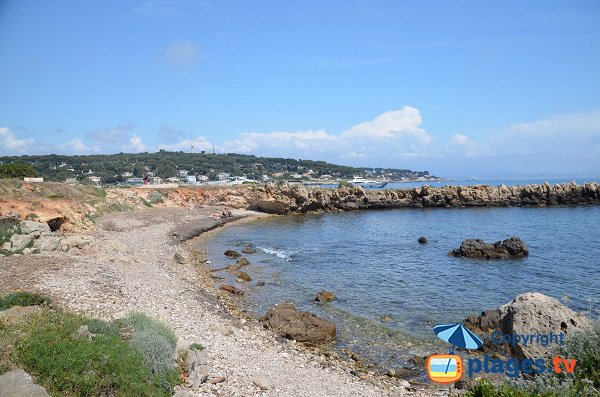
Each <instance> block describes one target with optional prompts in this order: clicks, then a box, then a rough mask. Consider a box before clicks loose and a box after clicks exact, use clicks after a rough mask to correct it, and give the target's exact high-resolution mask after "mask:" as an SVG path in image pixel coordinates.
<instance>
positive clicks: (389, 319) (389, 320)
mask: <svg viewBox="0 0 600 397" xmlns="http://www.w3.org/2000/svg"><path fill="white" fill-rule="evenodd" d="M392 320H393V319H392V317H391V316H383V317H381V321H383V322H384V323H389V322H391V321H392Z"/></svg>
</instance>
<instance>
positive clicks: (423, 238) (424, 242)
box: [419, 236, 427, 244]
mask: <svg viewBox="0 0 600 397" xmlns="http://www.w3.org/2000/svg"><path fill="white" fill-rule="evenodd" d="M419 244H427V237H425V236H421V237H419Z"/></svg>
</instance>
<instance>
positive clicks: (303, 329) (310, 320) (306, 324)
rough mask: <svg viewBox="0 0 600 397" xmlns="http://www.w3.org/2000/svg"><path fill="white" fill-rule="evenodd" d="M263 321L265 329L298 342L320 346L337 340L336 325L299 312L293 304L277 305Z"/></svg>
mask: <svg viewBox="0 0 600 397" xmlns="http://www.w3.org/2000/svg"><path fill="white" fill-rule="evenodd" d="M263 321H264V325H265V328H267V329H270V330H272V331H273V332H275V333H276V334H277V335H279V336H282V337H284V338H287V339H293V340H295V341H298V342H306V343H310V344H318V343H322V342H327V341H331V340H335V335H336V328H335V324H333V323H332V322H330V321H327V320H325V319H322V318H320V317H317V316H315V315H314V314H312V313H308V312H302V311H299V310H298V309H296V307H295V306H294V305H291V304H287V303H286V304H279V305H275V306H274V307H272V308H271V309H270V310H269V311H268V312H267V314H266V315H265V317H263Z"/></svg>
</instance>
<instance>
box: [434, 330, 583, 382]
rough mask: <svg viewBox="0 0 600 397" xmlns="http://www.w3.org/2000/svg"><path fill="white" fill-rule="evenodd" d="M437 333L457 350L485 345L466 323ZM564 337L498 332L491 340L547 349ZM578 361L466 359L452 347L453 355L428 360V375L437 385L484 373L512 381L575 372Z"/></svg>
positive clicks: (441, 355) (563, 359)
mask: <svg viewBox="0 0 600 397" xmlns="http://www.w3.org/2000/svg"><path fill="white" fill-rule="evenodd" d="M433 331H434V332H435V334H436V335H437V336H438V337H439V338H440V339H442V340H443V341H445V342H448V343H450V344H452V345H453V346H455V347H460V348H463V349H469V350H476V349H479V348H480V347H481V346H482V345H483V342H482V340H481V339H480V338H479V337H478V336H477V335H475V334H474V333H473V332H472V331H471V330H469V329H467V328H466V327H465V326H463V325H462V324H443V325H436V326H435V327H433ZM563 337H564V334H562V333H560V334H554V333H550V334H544V335H539V334H531V335H518V334H508V335H506V334H502V333H501V332H499V331H497V332H494V333H493V334H492V335H491V336H490V338H489V340H490V342H491V343H492V344H501V343H507V344H508V343H511V344H513V345H515V344H522V345H523V346H527V345H528V344H532V343H539V344H541V345H542V346H547V345H548V344H550V343H557V344H562V343H563ZM576 364H577V360H575V359H568V358H562V357H559V356H554V357H553V358H552V360H551V363H547V362H546V358H537V359H532V358H525V359H523V360H518V359H517V358H509V359H505V360H503V359H501V358H497V357H490V356H489V355H488V354H487V353H486V354H484V355H483V357H482V358H481V357H473V358H469V359H467V360H466V363H463V360H462V358H461V357H460V356H458V355H456V354H454V347H450V348H449V354H432V355H431V356H429V357H428V359H427V364H426V368H427V374H428V375H429V379H431V380H432V381H433V382H436V383H453V382H456V381H458V380H460V379H461V378H462V376H463V374H464V373H466V374H467V376H469V377H472V376H474V375H476V374H478V373H480V372H485V373H495V374H504V375H506V376H508V377H511V378H516V377H517V376H519V374H520V373H523V374H527V375H531V374H541V373H557V374H560V373H562V372H566V373H569V374H570V373H572V372H573V371H574V370H575V365H576Z"/></svg>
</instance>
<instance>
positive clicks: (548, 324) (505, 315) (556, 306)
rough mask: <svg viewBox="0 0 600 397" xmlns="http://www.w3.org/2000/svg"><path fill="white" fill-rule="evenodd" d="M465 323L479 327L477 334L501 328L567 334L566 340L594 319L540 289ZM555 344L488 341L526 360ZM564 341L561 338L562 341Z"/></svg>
mask: <svg viewBox="0 0 600 397" xmlns="http://www.w3.org/2000/svg"><path fill="white" fill-rule="evenodd" d="M465 325H467V326H468V327H469V328H472V329H474V330H476V333H480V334H482V333H483V334H487V336H488V337H489V336H490V335H492V333H494V332H498V331H500V332H501V333H502V334H504V335H550V334H554V335H558V338H560V334H561V333H563V334H564V336H563V341H564V340H566V339H567V338H568V337H569V336H570V335H572V334H573V333H576V332H578V331H582V330H588V329H590V328H591V326H592V320H591V319H590V318H589V317H587V316H585V315H584V314H581V313H577V312H575V311H573V310H571V309H569V308H568V307H567V306H565V305H563V304H562V303H560V302H559V301H558V300H556V299H554V298H552V297H550V296H546V295H544V294H541V293H539V292H526V293H523V294H520V295H518V296H517V297H516V298H515V299H513V300H512V301H511V302H509V303H506V304H504V305H502V306H500V307H499V308H498V309H495V310H486V311H485V312H483V313H481V315H480V316H479V317H475V316H471V317H469V318H467V319H466V320H465ZM554 342H555V343H548V344H546V346H544V343H540V341H534V342H532V343H510V344H509V346H501V345H494V344H491V343H489V341H486V343H485V344H484V347H488V348H492V349H496V350H504V348H505V347H507V348H509V349H510V353H511V354H512V355H513V356H514V357H517V358H518V359H520V360H522V359H525V358H531V359H536V358H541V357H545V356H547V355H549V354H551V353H552V350H553V349H554V348H555V347H556V346H558V345H557V344H556V342H557V341H556V340H555V341H554ZM558 342H560V340H559V341H558Z"/></svg>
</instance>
